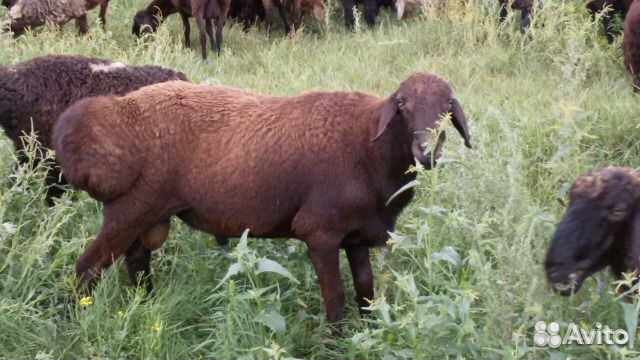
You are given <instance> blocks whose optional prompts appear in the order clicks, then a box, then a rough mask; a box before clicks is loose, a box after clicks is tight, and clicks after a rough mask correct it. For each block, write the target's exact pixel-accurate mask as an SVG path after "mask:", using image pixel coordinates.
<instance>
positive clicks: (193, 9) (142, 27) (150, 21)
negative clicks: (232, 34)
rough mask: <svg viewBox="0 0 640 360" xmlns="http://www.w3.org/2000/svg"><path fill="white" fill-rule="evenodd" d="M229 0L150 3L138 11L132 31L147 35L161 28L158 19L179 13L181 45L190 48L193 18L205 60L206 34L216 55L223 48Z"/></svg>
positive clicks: (159, 0)
mask: <svg viewBox="0 0 640 360" xmlns="http://www.w3.org/2000/svg"><path fill="white" fill-rule="evenodd" d="M229 6H230V0H153V1H151V3H150V4H149V5H148V6H147V8H146V9H143V10H140V11H138V13H136V15H135V17H134V18H133V26H132V32H133V33H134V34H135V35H136V36H141V35H143V34H145V33H147V32H155V31H156V30H157V29H158V26H160V23H159V22H158V18H161V19H162V20H164V19H165V18H166V17H167V16H169V15H171V14H174V13H177V12H179V13H180V17H181V18H182V24H183V25H184V45H185V47H187V48H189V47H191V41H190V39H189V37H190V35H191V26H190V25H189V18H190V17H194V18H195V20H196V25H198V32H199V38H200V47H201V50H202V58H203V59H206V58H207V35H209V40H210V41H211V50H212V51H213V49H216V51H217V53H218V55H220V50H221V48H222V30H223V28H224V23H225V20H226V19H227V13H228V12H229ZM214 21H215V27H216V35H215V38H214V36H213V22H214Z"/></svg>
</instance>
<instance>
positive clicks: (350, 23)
mask: <svg viewBox="0 0 640 360" xmlns="http://www.w3.org/2000/svg"><path fill="white" fill-rule="evenodd" d="M354 5H355V3H354V1H353V0H342V11H343V12H344V21H345V22H346V24H347V27H348V28H349V29H350V30H353V27H354V26H355V23H356V17H355V16H354V15H353V7H354Z"/></svg>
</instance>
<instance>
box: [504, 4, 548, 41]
mask: <svg viewBox="0 0 640 360" xmlns="http://www.w3.org/2000/svg"><path fill="white" fill-rule="evenodd" d="M498 1H499V2H500V22H504V21H505V19H506V18H507V14H508V11H507V6H508V5H509V4H511V8H512V9H514V10H520V32H521V33H523V34H524V33H525V32H526V31H527V29H528V28H529V26H530V25H531V12H532V11H533V7H534V0H512V1H511V0H498ZM540 5H541V4H540Z"/></svg>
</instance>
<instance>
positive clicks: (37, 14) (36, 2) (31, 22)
mask: <svg viewBox="0 0 640 360" xmlns="http://www.w3.org/2000/svg"><path fill="white" fill-rule="evenodd" d="M86 13H87V9H86V7H85V0H67V1H61V0H18V1H17V2H16V3H15V4H14V5H13V6H12V7H11V10H10V11H9V17H10V18H11V21H12V22H14V23H16V24H17V25H16V26H17V27H18V28H19V29H24V28H26V27H27V26H31V27H36V26H42V25H45V24H52V25H58V26H60V25H64V24H65V23H67V22H68V21H69V20H71V19H74V18H78V17H80V16H83V15H85V14H86ZM12 27H13V25H12Z"/></svg>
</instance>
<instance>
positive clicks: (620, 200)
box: [545, 167, 640, 296]
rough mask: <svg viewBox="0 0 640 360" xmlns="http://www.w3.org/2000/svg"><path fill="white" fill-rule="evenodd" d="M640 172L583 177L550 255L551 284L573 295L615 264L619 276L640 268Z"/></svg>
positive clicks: (624, 170) (608, 169)
mask: <svg viewBox="0 0 640 360" xmlns="http://www.w3.org/2000/svg"><path fill="white" fill-rule="evenodd" d="M639 199H640V173H638V172H636V171H634V170H632V169H629V168H621V167H606V168H604V169H601V170H598V171H593V172H588V173H586V174H583V175H581V176H580V177H579V178H578V179H577V180H576V181H575V182H574V183H573V185H572V186H571V188H570V189H569V205H568V208H567V211H566V212H565V214H564V217H563V218H562V220H561V221H560V223H559V224H558V226H557V228H556V231H555V234H554V235H553V239H552V240H551V245H550V246H549V250H548V252H547V256H546V259H545V270H546V274H547V279H548V281H549V284H550V286H551V288H552V289H553V290H554V291H555V292H557V293H558V294H560V295H563V296H569V295H572V294H574V293H576V292H578V290H580V287H581V286H582V283H583V281H584V280H585V279H586V278H587V277H589V276H590V275H591V274H593V273H595V272H597V271H599V270H601V269H603V268H605V267H607V266H610V267H611V270H612V272H613V274H614V275H615V276H616V277H618V278H620V277H621V274H622V273H623V272H626V271H633V270H638V269H640V206H639V205H640V202H639V201H638V200H639Z"/></svg>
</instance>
